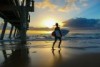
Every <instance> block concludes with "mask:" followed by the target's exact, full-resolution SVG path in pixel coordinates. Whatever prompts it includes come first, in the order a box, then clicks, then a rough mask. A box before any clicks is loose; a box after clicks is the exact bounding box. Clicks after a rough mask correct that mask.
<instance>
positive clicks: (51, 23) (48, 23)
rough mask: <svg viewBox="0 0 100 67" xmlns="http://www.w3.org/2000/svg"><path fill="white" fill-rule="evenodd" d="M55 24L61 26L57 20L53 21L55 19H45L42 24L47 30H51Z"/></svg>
mask: <svg viewBox="0 0 100 67" xmlns="http://www.w3.org/2000/svg"><path fill="white" fill-rule="evenodd" d="M56 23H59V25H60V26H62V23H61V22H60V21H58V20H55V19H51V18H50V19H46V20H44V22H43V24H44V26H45V27H48V28H52V27H53V26H55V24H56Z"/></svg>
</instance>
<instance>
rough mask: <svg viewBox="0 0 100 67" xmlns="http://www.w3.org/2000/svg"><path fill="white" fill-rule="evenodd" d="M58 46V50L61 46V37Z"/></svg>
mask: <svg viewBox="0 0 100 67" xmlns="http://www.w3.org/2000/svg"><path fill="white" fill-rule="evenodd" d="M59 41H60V42H59V45H58V48H60V45H61V42H62V39H61V37H60V38H59Z"/></svg>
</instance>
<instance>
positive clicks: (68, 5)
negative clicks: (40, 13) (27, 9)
mask: <svg viewBox="0 0 100 67" xmlns="http://www.w3.org/2000/svg"><path fill="white" fill-rule="evenodd" d="M62 1H64V2H65V5H63V6H62V7H61V6H60V5H57V4H53V3H52V2H51V1H50V0H43V1H42V2H35V6H36V7H37V8H42V9H45V8H48V9H49V10H53V11H56V12H57V11H59V12H70V11H79V10H80V9H81V8H80V6H82V7H86V6H88V4H87V1H86V0H62ZM78 3H79V4H80V6H79V5H78Z"/></svg>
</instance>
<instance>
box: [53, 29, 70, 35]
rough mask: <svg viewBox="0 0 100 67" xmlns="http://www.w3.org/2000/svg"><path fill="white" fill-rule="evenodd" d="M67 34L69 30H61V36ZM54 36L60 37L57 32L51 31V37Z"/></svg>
mask: <svg viewBox="0 0 100 67" xmlns="http://www.w3.org/2000/svg"><path fill="white" fill-rule="evenodd" d="M68 32H69V30H67V29H61V34H62V36H65V35H67V34H68ZM55 34H56V35H60V33H59V32H57V31H53V32H52V36H55Z"/></svg>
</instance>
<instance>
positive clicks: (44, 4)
mask: <svg viewBox="0 0 100 67" xmlns="http://www.w3.org/2000/svg"><path fill="white" fill-rule="evenodd" d="M35 6H36V7H37V8H49V9H50V10H52V9H55V8H56V7H57V6H56V5H54V4H53V3H51V2H50V0H43V2H36V3H35Z"/></svg>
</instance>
